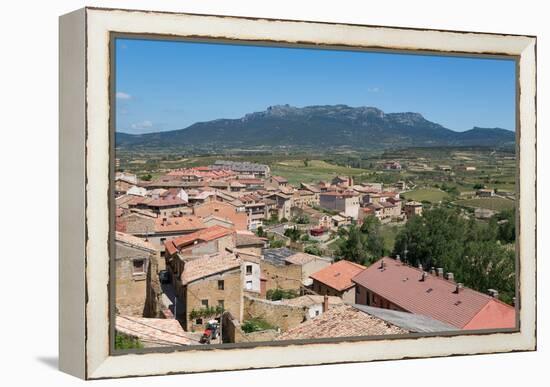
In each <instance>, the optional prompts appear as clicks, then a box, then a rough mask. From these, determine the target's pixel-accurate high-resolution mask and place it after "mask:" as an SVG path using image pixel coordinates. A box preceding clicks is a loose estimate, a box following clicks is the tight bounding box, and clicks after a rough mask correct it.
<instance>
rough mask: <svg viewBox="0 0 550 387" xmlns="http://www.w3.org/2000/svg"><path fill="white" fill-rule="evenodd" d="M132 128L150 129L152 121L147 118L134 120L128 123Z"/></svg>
mask: <svg viewBox="0 0 550 387" xmlns="http://www.w3.org/2000/svg"><path fill="white" fill-rule="evenodd" d="M130 126H131V127H132V129H150V128H152V127H153V123H152V122H151V121H149V120H145V121H141V122H136V123H133V124H132V125H130Z"/></svg>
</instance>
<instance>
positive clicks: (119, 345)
mask: <svg viewBox="0 0 550 387" xmlns="http://www.w3.org/2000/svg"><path fill="white" fill-rule="evenodd" d="M115 348H116V349H140V348H143V344H142V343H141V341H139V339H138V338H137V337H132V336H128V335H125V334H124V333H119V332H117V333H116V335H115Z"/></svg>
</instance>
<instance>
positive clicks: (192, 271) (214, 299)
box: [175, 253, 244, 331]
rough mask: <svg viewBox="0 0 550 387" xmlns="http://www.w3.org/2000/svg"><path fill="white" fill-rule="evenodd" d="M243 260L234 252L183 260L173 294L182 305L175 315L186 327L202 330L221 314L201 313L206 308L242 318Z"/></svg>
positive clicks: (188, 329)
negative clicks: (215, 308) (217, 309)
mask: <svg viewBox="0 0 550 387" xmlns="http://www.w3.org/2000/svg"><path fill="white" fill-rule="evenodd" d="M243 281H244V273H243V270H242V261H241V260H240V259H239V258H237V257H236V256H235V255H234V254H229V253H221V254H214V255H211V256H205V257H200V258H194V259H190V260H187V261H185V263H184V267H183V271H182V272H181V273H180V274H179V276H178V277H177V280H176V286H175V290H176V294H177V297H178V298H180V299H181V300H182V304H183V305H184V306H185V307H184V310H183V311H179V310H178V311H177V313H176V318H177V319H178V320H180V321H181V322H182V323H183V325H184V326H185V327H186V330H187V331H202V330H203V329H204V328H205V325H206V323H207V322H208V320H209V319H211V318H220V317H221V313H220V314H214V315H209V314H202V313H203V312H204V311H206V310H207V309H208V308H213V307H219V308H220V309H222V310H223V311H228V312H229V313H231V315H232V316H235V318H237V319H239V320H240V321H242V316H243Z"/></svg>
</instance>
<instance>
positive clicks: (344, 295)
mask: <svg viewBox="0 0 550 387" xmlns="http://www.w3.org/2000/svg"><path fill="white" fill-rule="evenodd" d="M365 269H366V267H365V266H363V265H360V264H358V263H355V262H350V261H346V260H342V261H338V262H336V263H333V264H332V265H330V266H327V267H325V268H324V269H321V270H319V271H316V272H314V273H313V274H310V278H311V279H312V280H313V283H312V286H311V289H312V290H313V291H314V292H315V293H317V294H320V295H327V296H336V297H340V298H341V299H343V300H344V301H345V302H347V303H355V283H354V282H353V281H352V280H351V279H352V278H353V277H355V276H356V275H357V274H359V273H360V272H362V271H363V270H365Z"/></svg>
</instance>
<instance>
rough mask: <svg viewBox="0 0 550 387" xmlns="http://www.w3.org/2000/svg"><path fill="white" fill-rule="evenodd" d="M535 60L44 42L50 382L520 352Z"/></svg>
mask: <svg viewBox="0 0 550 387" xmlns="http://www.w3.org/2000/svg"><path fill="white" fill-rule="evenodd" d="M535 98H536V38H535V37H533V36H519V35H507V34H502V33H499V34H496V33H477V32H458V31H436V30H419V29H407V28H399V27H380V26H363V25H344V24H331V23H318V22H306V21H289V20H268V19H252V18H239V17H225V16H224V17H222V16H207V15H191V14H179V13H166V12H164V13H163V12H150V11H134V10H111V9H98V8H86V9H81V10H78V11H75V12H73V13H70V14H67V15H64V16H62V17H61V18H60V368H61V369H62V370H63V371H65V372H68V373H70V374H73V375H76V376H78V377H81V378H85V379H98V378H112V377H126V376H145V375H163V374H172V373H189V372H204V371H223V370H240V369H251V368H266V367H281V366H298V365H313V364H330V363H341V362H364V361H370V360H385V359H387V360H390V359H394V360H395V359H403V358H411V357H412V358H423V357H434V356H450V355H468V354H481V353H497V352H510V351H529V350H535V349H536V240H535V228H536V195H535V192H536V190H535V187H536V111H535Z"/></svg>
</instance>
